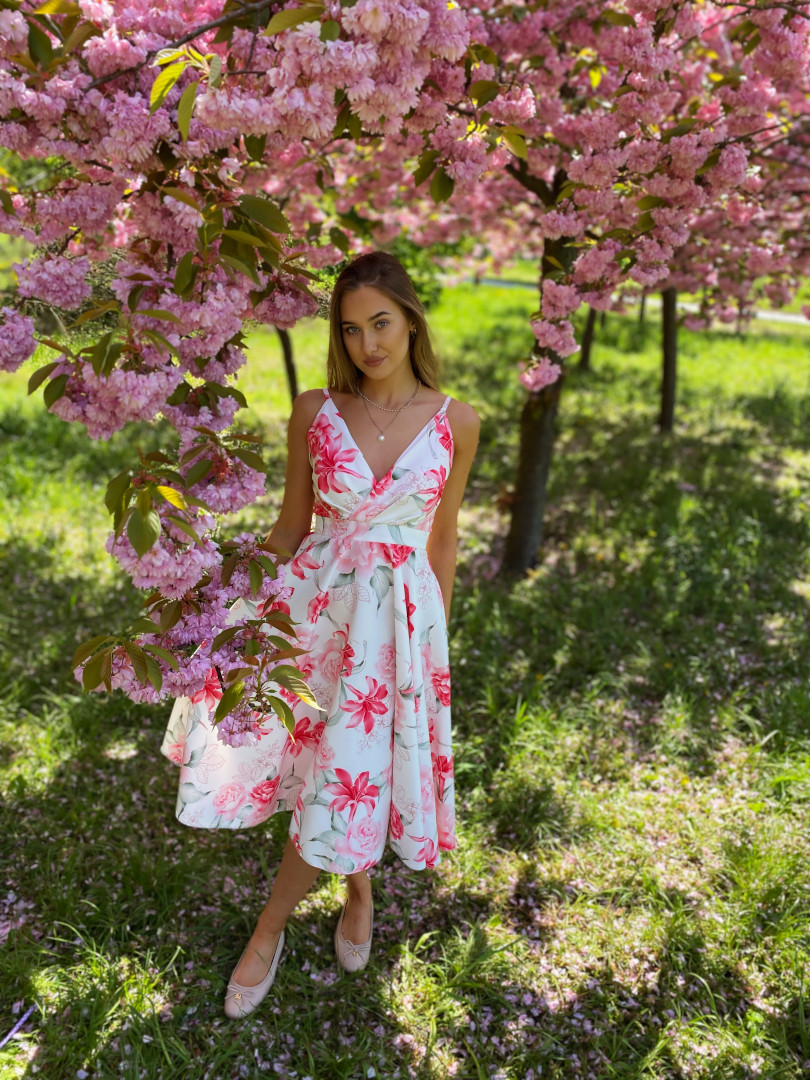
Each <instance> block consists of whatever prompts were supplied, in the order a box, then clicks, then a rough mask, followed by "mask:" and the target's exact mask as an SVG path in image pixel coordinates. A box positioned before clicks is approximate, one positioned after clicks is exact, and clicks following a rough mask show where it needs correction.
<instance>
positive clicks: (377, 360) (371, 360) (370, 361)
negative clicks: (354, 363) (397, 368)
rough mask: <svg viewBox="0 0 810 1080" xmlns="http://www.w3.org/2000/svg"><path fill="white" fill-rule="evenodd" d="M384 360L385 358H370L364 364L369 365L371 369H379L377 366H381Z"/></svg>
mask: <svg viewBox="0 0 810 1080" xmlns="http://www.w3.org/2000/svg"><path fill="white" fill-rule="evenodd" d="M384 359H385V357H384V356H370V357H368V358H367V359H366V360H364V361H363V363H365V364H368V366H369V367H377V365H378V364H381V363H382V362H383V360H384Z"/></svg>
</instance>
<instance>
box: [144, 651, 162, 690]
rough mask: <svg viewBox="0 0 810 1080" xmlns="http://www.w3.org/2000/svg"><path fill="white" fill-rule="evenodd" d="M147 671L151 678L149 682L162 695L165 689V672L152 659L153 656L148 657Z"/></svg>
mask: <svg viewBox="0 0 810 1080" xmlns="http://www.w3.org/2000/svg"><path fill="white" fill-rule="evenodd" d="M145 659H146V671H147V674H148V677H149V682H150V683H151V684H152V686H154V688H155V689H156V690H157V691H158V693H160V691H161V689H162V687H163V672H162V671H161V670H160V666H159V665H158V664H157V663H156V661H155V660H153V659H152V657H151V656H146V657H145Z"/></svg>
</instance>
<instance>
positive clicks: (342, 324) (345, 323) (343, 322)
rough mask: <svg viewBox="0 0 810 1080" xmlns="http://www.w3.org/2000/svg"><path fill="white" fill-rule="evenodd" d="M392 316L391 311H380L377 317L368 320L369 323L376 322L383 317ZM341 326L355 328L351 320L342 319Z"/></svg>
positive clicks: (373, 316)
mask: <svg viewBox="0 0 810 1080" xmlns="http://www.w3.org/2000/svg"><path fill="white" fill-rule="evenodd" d="M390 314H391V312H390V311H378V312H377V314H376V315H372V316H371V318H370V319H369V320H368V322H374V320H375V319H379V317H380V316H381V315H390ZM340 325H341V326H354V325H355V324H354V323H353V322H352V320H351V319H342V320H341V323H340Z"/></svg>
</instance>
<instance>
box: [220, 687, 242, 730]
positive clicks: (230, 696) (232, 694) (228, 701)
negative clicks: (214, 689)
mask: <svg viewBox="0 0 810 1080" xmlns="http://www.w3.org/2000/svg"><path fill="white" fill-rule="evenodd" d="M244 696H245V684H244V683H243V682H242V681H241V679H240V680H239V682H235V683H234V684H233V686H229V687H228V689H227V690H226V691H225V693H224V694H223V695H222V697H221V698H220V699H219V704H218V705H217V711H216V712H215V713H214V723H215V724H218V723H219V721H220V720H222V719H224V717H226V716H227V715H228V713H229V712H230V711H231V709H235V708H236V706H237V705H238V704H239V702H240V701H241V700H242V698H243V697H244Z"/></svg>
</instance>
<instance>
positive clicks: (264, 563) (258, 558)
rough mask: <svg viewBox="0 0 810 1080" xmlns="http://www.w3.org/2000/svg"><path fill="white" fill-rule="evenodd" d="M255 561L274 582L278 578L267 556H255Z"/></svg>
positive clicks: (276, 570) (274, 565)
mask: <svg viewBox="0 0 810 1080" xmlns="http://www.w3.org/2000/svg"><path fill="white" fill-rule="evenodd" d="M256 561H257V562H260V563H261V564H262V566H263V567H264V569H265V571H266V573H267V574H269V576H270V577H271V578H273V580H274V581H275V579H276V578H277V577H278V569H277V567H276V564H275V563H274V562H273V560H272V559H271V558H269V557H268V556H267V555H257V556H256Z"/></svg>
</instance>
